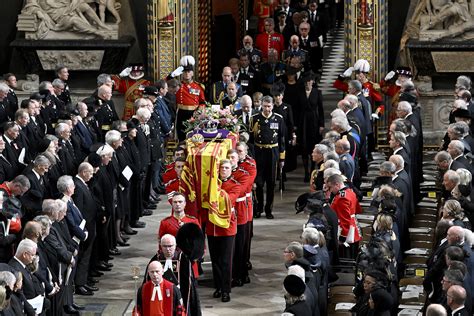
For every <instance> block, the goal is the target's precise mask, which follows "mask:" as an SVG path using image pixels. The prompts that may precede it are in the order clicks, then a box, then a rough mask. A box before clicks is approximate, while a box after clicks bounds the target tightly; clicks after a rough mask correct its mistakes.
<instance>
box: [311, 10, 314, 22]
mask: <svg viewBox="0 0 474 316" xmlns="http://www.w3.org/2000/svg"><path fill="white" fill-rule="evenodd" d="M311 23H314V12H311Z"/></svg>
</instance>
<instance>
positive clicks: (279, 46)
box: [255, 32, 285, 60]
mask: <svg viewBox="0 0 474 316" xmlns="http://www.w3.org/2000/svg"><path fill="white" fill-rule="evenodd" d="M284 43H285V39H284V38H283V35H281V34H280V33H276V32H273V33H271V34H268V33H260V34H258V35H257V38H256V40H255V47H256V48H258V49H260V50H261V51H262V58H263V59H264V60H267V59H268V51H269V50H270V48H274V49H276V50H277V52H278V58H280V56H281V53H282V52H283V50H284V49H285V44H284Z"/></svg>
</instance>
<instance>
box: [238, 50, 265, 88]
mask: <svg viewBox="0 0 474 316" xmlns="http://www.w3.org/2000/svg"><path fill="white" fill-rule="evenodd" d="M239 66H240V71H239V72H240V75H241V77H240V76H239V82H238V83H239V84H240V85H241V87H242V90H245V91H242V92H243V93H244V94H248V95H252V94H253V93H254V92H255V91H258V90H259V86H258V85H259V84H260V79H259V75H260V74H259V72H258V71H257V70H256V69H255V67H254V66H252V65H251V63H250V54H249V53H248V52H247V51H246V50H245V49H242V50H241V52H239ZM244 80H247V81H248V82H245V81H244Z"/></svg>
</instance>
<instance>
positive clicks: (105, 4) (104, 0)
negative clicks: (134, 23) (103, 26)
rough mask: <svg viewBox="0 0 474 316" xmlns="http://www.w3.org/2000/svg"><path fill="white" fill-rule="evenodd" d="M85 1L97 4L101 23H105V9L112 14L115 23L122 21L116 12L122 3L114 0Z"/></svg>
mask: <svg viewBox="0 0 474 316" xmlns="http://www.w3.org/2000/svg"><path fill="white" fill-rule="evenodd" d="M87 2H95V3H97V4H98V5H99V17H100V20H101V21H102V22H103V23H105V9H107V10H108V11H109V12H110V13H111V14H112V15H113V16H114V18H115V24H119V23H120V22H121V21H122V19H121V18H120V15H119V13H118V10H119V9H120V8H121V7H122V5H121V4H120V3H118V2H115V0H88V1H87Z"/></svg>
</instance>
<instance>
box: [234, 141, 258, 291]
mask: <svg viewBox="0 0 474 316" xmlns="http://www.w3.org/2000/svg"><path fill="white" fill-rule="evenodd" d="M235 149H236V150H237V153H238V154H239V166H240V167H241V168H242V169H244V170H245V171H247V172H248V173H249V175H250V178H251V181H249V186H248V187H247V189H246V191H245V196H246V197H247V206H248V207H247V212H248V213H247V224H246V225H247V226H248V227H247V229H246V232H247V238H246V239H245V241H246V244H245V246H244V247H245V249H244V257H245V262H246V264H247V271H248V270H252V264H251V263H250V249H251V244H252V237H253V196H252V192H253V186H254V181H255V177H256V176H257V164H256V163H255V160H254V159H253V158H252V157H250V156H249V155H248V146H247V144H246V143H244V142H240V143H238V144H237V146H236V147H235ZM248 282H250V280H249V279H248V278H245V279H244V283H248Z"/></svg>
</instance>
